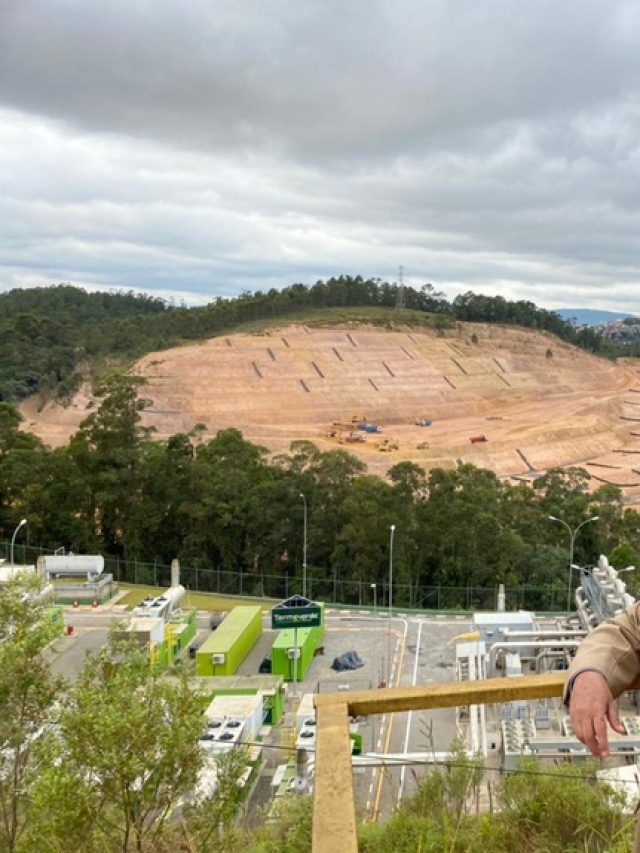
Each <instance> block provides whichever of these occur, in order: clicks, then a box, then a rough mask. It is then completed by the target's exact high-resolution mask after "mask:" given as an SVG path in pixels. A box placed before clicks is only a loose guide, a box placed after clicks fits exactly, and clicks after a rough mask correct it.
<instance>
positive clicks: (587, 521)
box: [547, 515, 600, 613]
mask: <svg viewBox="0 0 640 853" xmlns="http://www.w3.org/2000/svg"><path fill="white" fill-rule="evenodd" d="M547 517H548V519H549V521H557V522H558V524H563V525H564V526H565V527H566V528H567V530H568V531H569V582H568V584H567V612H568V613H570V612H571V569H572V567H573V546H574V545H575V541H576V536H577V534H578V530H580V528H581V527H584V526H585V524H591V522H592V521H597V520H598V519H599V518H600V516H599V515H594V516H593V517H592V518H586V519H585V520H584V521H581V522H580V524H579V525H578V526H577V527H574V528H573V530H572V529H571V527H569V525H568V524H567V522H566V521H564V520H563V519H562V518H557V517H556V516H555V515H549V516H547Z"/></svg>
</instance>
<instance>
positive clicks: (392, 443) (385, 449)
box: [376, 438, 398, 453]
mask: <svg viewBox="0 0 640 853" xmlns="http://www.w3.org/2000/svg"><path fill="white" fill-rule="evenodd" d="M376 447H377V448H378V450H379V451H380V453H391V451H392V450H397V449H398V442H397V441H396V440H395V439H393V438H383V439H382V441H379V442H378V444H377V445H376Z"/></svg>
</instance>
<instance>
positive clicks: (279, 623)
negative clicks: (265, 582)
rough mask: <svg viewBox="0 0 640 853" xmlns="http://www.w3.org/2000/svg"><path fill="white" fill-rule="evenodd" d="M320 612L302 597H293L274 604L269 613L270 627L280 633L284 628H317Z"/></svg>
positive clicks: (320, 619) (320, 622)
mask: <svg viewBox="0 0 640 853" xmlns="http://www.w3.org/2000/svg"><path fill="white" fill-rule="evenodd" d="M321 624H322V610H321V609H320V607H318V605H317V604H314V602H313V601H309V599H308V598H303V597H302V596H298V595H296V596H293V597H292V598H289V599H287V600H286V601H283V602H281V603H280V604H276V606H275V607H274V608H273V609H272V611H271V627H272V628H273V629H274V630H276V631H280V630H282V629H284V628H319V627H320V625H321Z"/></svg>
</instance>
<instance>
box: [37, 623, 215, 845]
mask: <svg viewBox="0 0 640 853" xmlns="http://www.w3.org/2000/svg"><path fill="white" fill-rule="evenodd" d="M201 730H202V717H201V705H200V702H199V700H198V698H197V697H196V696H195V694H194V693H192V692H191V691H190V690H189V688H188V685H187V683H186V680H181V681H179V682H178V683H177V684H174V683H169V682H167V681H162V680H159V679H158V678H156V677H155V675H154V673H153V672H152V671H150V668H149V661H148V657H147V654H146V650H145V649H143V648H140V647H138V645H137V644H136V643H131V642H121V641H118V640H117V639H116V637H115V635H114V636H112V637H111V638H110V642H109V644H108V646H107V647H105V648H104V649H103V650H101V651H100V652H99V653H98V654H97V655H94V656H91V657H88V658H87V663H86V665H85V667H84V669H83V671H82V673H81V674H80V676H79V678H78V681H77V683H76V684H75V685H74V687H73V689H72V690H71V692H70V694H69V697H68V699H67V700H66V701H65V702H64V704H63V707H62V710H61V712H60V714H59V732H58V735H57V737H58V761H57V762H53V764H54V766H57V768H58V774H59V777H58V781H57V785H56V786H53V785H52V789H55V790H57V791H58V792H60V791H64V790H65V789H68V788H71V787H72V784H71V783H75V786H76V788H77V790H78V795H79V797H80V802H81V803H83V804H84V805H83V808H84V809H85V810H86V811H87V812H89V813H91V815H92V821H93V824H94V825H95V827H96V831H98V832H99V833H100V835H101V836H102V838H103V839H104V840H105V844H107V846H109V845H114V849H119V850H122V851H123V853H126V851H129V850H135V851H138V853H140V851H143V850H145V849H153V845H154V844H155V842H156V840H157V839H159V838H160V837H161V835H162V833H163V831H164V829H165V826H166V823H167V819H168V818H169V816H170V814H171V811H172V809H173V808H174V807H175V806H176V805H178V802H179V800H180V799H181V798H182V797H185V796H186V795H188V794H189V792H190V791H191V790H192V789H193V788H194V786H195V784H196V781H197V778H198V773H199V771H200V768H201V766H202V750H201V747H200V745H199V736H200V734H201Z"/></svg>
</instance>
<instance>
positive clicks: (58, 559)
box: [44, 554, 104, 577]
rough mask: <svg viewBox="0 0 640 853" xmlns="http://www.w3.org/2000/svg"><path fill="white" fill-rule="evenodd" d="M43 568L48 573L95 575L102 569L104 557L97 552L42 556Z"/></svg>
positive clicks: (99, 573) (72, 575)
mask: <svg viewBox="0 0 640 853" xmlns="http://www.w3.org/2000/svg"><path fill="white" fill-rule="evenodd" d="M44 568H45V571H46V572H47V574H49V575H69V576H71V577H78V576H80V575H84V576H89V577H97V576H98V575H101V574H102V572H103V571H104V557H102V556H100V555H99V554H78V555H76V554H66V555H65V556H48V557H45V558H44Z"/></svg>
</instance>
